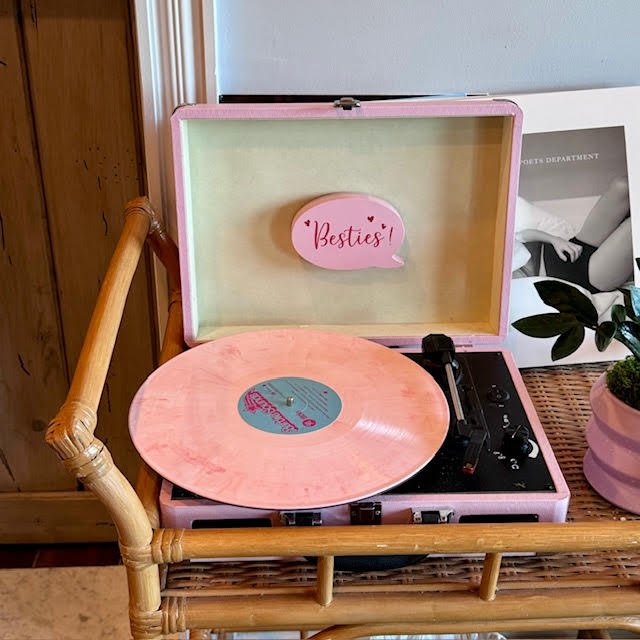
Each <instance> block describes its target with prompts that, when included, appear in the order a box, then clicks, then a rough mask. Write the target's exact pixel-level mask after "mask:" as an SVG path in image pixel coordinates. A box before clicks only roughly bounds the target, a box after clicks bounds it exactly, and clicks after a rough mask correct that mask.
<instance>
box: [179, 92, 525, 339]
mask: <svg viewBox="0 0 640 640" xmlns="http://www.w3.org/2000/svg"><path fill="white" fill-rule="evenodd" d="M336 104H337V106H334V105H333V104H331V103H326V104H278V105H273V104H269V105H262V104H251V105H190V106H184V107H181V108H179V109H178V110H176V112H175V113H174V115H173V117H172V135H173V148H174V169H175V178H176V200H177V203H176V204H177V213H178V233H179V247H180V266H181V274H182V275H181V277H182V292H183V302H184V320H185V341H186V342H187V344H189V345H191V346H193V345H195V344H198V343H201V342H206V341H208V340H212V339H216V338H218V337H222V336H225V335H230V334H233V333H238V332H243V331H249V330H257V329H265V328H283V327H292V328H299V327H314V328H317V329H323V330H328V331H337V332H340V333H347V334H351V335H359V336H362V337H365V338H369V339H374V340H377V341H379V342H381V343H383V344H387V345H393V346H409V345H417V344H419V343H420V340H421V338H422V336H424V335H426V334H428V333H446V334H448V335H450V336H451V337H453V339H454V341H455V342H456V344H458V345H477V344H498V343H500V342H502V341H503V340H504V338H505V336H506V333H507V328H508V306H509V304H508V300H509V285H510V280H511V257H512V246H513V221H514V215H515V197H516V193H517V181H518V174H519V159H520V146H521V131H522V114H521V111H520V109H519V108H518V107H517V105H515V104H514V103H513V102H511V101H507V100H487V99H461V100H425V101H407V102H370V103H364V102H363V103H362V104H361V106H355V104H353V103H348V102H343V104H342V105H340V104H339V103H336ZM335 194H338V195H337V196H336V195H335ZM316 198H321V200H320V201H319V203H312V204H315V205H316V206H311V205H309V203H310V202H311V201H313V200H315V199H316ZM327 203H328V204H327ZM305 205H307V208H306V209H303V207H305ZM323 207H324V208H323ZM327 207H329V208H328V209H327ZM367 207H373V208H371V209H367ZM301 209H302V213H300V210H301ZM394 216H398V217H394ZM292 223H293V226H292ZM306 223H309V224H306ZM303 225H304V226H303ZM392 228H393V231H394V233H395V235H393V236H392V237H390V236H389V233H390V231H391V230H392ZM349 229H351V231H349ZM403 232H404V238H402V237H401V236H402V234H403ZM305 234H307V235H306V236H305ZM340 234H342V236H341V235H340ZM376 234H378V235H376ZM399 237H401V239H402V242H401V244H400V245H399V246H397V244H398V238H399ZM296 238H297V240H296ZM301 238H302V240H300V239H301ZM305 238H306V240H305ZM376 241H377V244H376ZM340 244H341V246H338V245H340ZM374 244H375V245H376V246H375V247H374V246H373V245H374ZM301 247H302V248H301ZM299 251H300V252H299ZM301 254H302V255H301ZM372 264H380V265H382V266H371V265H372ZM354 265H355V266H356V267H360V268H355V269H354V268H353V267H354Z"/></svg>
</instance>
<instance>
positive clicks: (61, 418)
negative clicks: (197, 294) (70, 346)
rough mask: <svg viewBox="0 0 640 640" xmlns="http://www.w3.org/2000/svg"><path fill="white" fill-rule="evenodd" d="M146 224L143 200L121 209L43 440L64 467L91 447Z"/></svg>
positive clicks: (147, 208) (150, 216)
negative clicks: (118, 230) (65, 389)
mask: <svg viewBox="0 0 640 640" xmlns="http://www.w3.org/2000/svg"><path fill="white" fill-rule="evenodd" d="M152 220H155V213H154V212H153V210H152V209H151V206H150V205H149V202H148V200H147V199H146V198H138V199H136V200H133V201H132V202H130V203H129V204H128V205H127V209H126V220H125V225H124V229H123V231H122V234H121V236H120V239H119V241H118V244H117V246H116V250H115V252H114V255H113V257H112V258H111V262H110V264H109V268H108V270H107V274H106V276H105V279H104V282H103V283H102V287H101V288H100V293H99V295H98V300H97V302H96V307H95V309H94V312H93V315H92V317H91V322H90V323H89V329H88V330H87V335H86V337H85V341H84V344H83V346H82V351H81V352H80V358H79V360H78V364H77V367H76V370H75V373H74V375H73V381H72V382H71V388H70V389H69V393H68V394H67V398H66V400H65V403H64V404H63V405H62V407H61V409H60V411H59V412H58V414H57V415H56V417H55V418H54V419H53V421H52V422H51V424H50V425H49V429H48V430H47V434H46V440H47V443H48V444H49V445H50V446H51V447H53V449H55V451H56V452H57V453H58V455H59V456H60V457H61V458H62V459H63V460H65V461H66V460H69V459H71V458H73V457H74V456H77V455H79V454H81V453H82V452H84V451H85V450H86V449H87V448H88V447H90V446H91V444H92V441H93V432H94V431H95V428H96V423H97V418H96V411H97V408H98V403H99V402H100V396H101V395H102V389H103V387H104V382H105V379H106V376H107V371H108V368H109V364H110V362H111V356H112V353H113V347H114V344H115V341H116V336H117V333H118V329H119V327H120V322H121V320H122V313H123V310H124V305H125V302H126V299H127V294H128V292H129V287H130V286H131V280H132V278H133V275H134V273H135V271H136V268H137V265H138V261H139V259H140V255H141V253H142V248H143V246H144V242H145V239H146V237H147V235H148V233H149V230H150V228H151V224H152ZM96 453H97V452H96Z"/></svg>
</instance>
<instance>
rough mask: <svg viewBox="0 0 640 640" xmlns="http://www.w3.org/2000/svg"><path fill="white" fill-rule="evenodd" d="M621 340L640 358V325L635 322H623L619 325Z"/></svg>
mask: <svg viewBox="0 0 640 640" xmlns="http://www.w3.org/2000/svg"><path fill="white" fill-rule="evenodd" d="M618 333H619V334H620V342H622V343H623V344H624V345H625V347H627V348H628V349H629V351H631V353H633V356H634V357H635V358H636V359H637V360H640V326H638V325H637V324H636V323H635V322H629V321H626V322H623V323H622V324H621V325H620V326H619V327H618Z"/></svg>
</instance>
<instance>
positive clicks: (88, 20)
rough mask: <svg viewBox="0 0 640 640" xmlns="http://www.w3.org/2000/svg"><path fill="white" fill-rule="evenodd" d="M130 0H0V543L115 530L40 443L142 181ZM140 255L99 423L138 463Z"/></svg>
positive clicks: (127, 459) (143, 362) (142, 348)
mask: <svg viewBox="0 0 640 640" xmlns="http://www.w3.org/2000/svg"><path fill="white" fill-rule="evenodd" d="M131 31H132V30H131V16H130V7H129V3H128V2H127V0H110V1H109V2H104V1H103V0H24V1H16V0H0V542H27V541H56V542H62V541H82V540H87V541H89V540H109V539H115V531H114V528H113V525H112V523H111V522H110V521H109V518H108V517H107V516H106V514H105V512H104V510H103V509H102V507H101V506H100V505H99V503H98V502H97V501H96V500H95V499H94V498H93V497H92V496H91V494H90V493H88V492H84V491H81V490H80V489H81V488H78V487H76V485H75V482H74V481H73V479H72V478H71V477H70V476H68V475H67V474H66V472H65V471H64V469H63V468H62V466H61V464H60V463H59V462H58V461H57V460H56V459H55V456H54V454H53V453H52V452H51V451H50V450H48V448H47V447H46V445H45V443H44V430H45V428H46V424H47V423H48V421H49V420H50V419H51V418H52V417H53V415H54V414H55V413H56V411H57V409H58V407H59V406H60V404H61V403H62V402H63V401H64V397H65V394H66V391H67V388H68V383H69V377H70V375H72V373H73V369H74V367H75V363H76V361H77V358H78V356H79V353H80V348H81V345H82V340H83V338H84V333H85V331H86V328H87V326H88V323H89V318H90V315H91V312H92V310H93V305H94V303H95V300H96V297H97V294H98V290H99V287H100V283H101V279H102V277H103V275H104V273H105V271H106V268H107V265H108V262H109V259H110V257H111V254H112V252H113V249H114V247H115V245H116V242H117V239H118V236H119V234H120V230H121V228H122V223H123V217H122V212H123V208H124V204H125V203H126V202H127V200H129V199H131V198H133V197H135V196H137V195H139V194H141V193H144V191H145V189H144V175H143V159H142V155H141V145H140V126H139V120H138V97H137V90H136V86H137V84H136V77H137V76H136V73H137V72H136V67H135V54H134V50H133V46H132V37H131ZM151 292H152V287H151V268H150V260H149V256H148V254H145V256H144V259H143V260H142V261H141V265H140V267H139V269H138V272H137V273H136V276H135V278H134V281H133V284H132V287H131V292H130V296H129V303H128V305H127V308H126V311H125V315H124V319H123V323H122V326H121V329H120V334H119V337H118V341H117V343H116V347H115V352H114V357H113V362H112V366H111V368H110V370H109V373H108V376H107V384H106V386H105V393H104V394H103V398H102V401H101V404H100V409H99V413H98V430H97V435H98V437H100V439H101V440H103V441H104V442H106V443H107V444H108V446H109V448H110V450H111V451H112V453H113V456H114V459H115V461H116V464H118V466H119V467H120V468H121V469H123V470H124V471H125V473H126V474H127V475H128V477H129V478H131V479H133V478H134V477H135V473H136V469H137V465H138V457H137V455H136V454H135V452H134V450H133V447H132V445H131V442H130V439H129V436H128V430H127V412H128V408H129V404H130V401H131V398H132V397H133V394H134V393H135V391H136V390H137V388H138V386H139V385H140V383H141V382H142V381H143V380H144V378H145V377H146V376H147V375H148V374H149V372H150V371H151V370H152V367H153V363H154V360H155V356H156V353H155V349H156V344H157V340H156V335H155V327H154V317H155V314H154V312H153V296H152V293H151Z"/></svg>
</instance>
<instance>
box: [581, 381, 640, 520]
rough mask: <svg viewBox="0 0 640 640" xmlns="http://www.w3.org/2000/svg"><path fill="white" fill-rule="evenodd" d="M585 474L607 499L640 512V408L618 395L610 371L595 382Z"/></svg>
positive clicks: (592, 392)
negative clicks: (610, 382) (612, 389)
mask: <svg viewBox="0 0 640 640" xmlns="http://www.w3.org/2000/svg"><path fill="white" fill-rule="evenodd" d="M590 401H591V409H592V414H591V418H590V419H589V423H588V425H587V444H588V445H589V448H588V450H587V453H586V455H585V457H584V466H583V469H584V475H585V476H586V478H587V480H588V481H589V484H591V486H592V487H593V488H594V489H595V490H596V491H597V492H598V493H599V494H600V495H601V496H602V497H603V498H605V499H606V500H608V501H609V502H612V503H613V504H615V505H616V506H618V507H622V508H623V509H626V510H627V511H630V512H632V513H640V411H638V410H636V409H633V408H632V407H630V406H629V405H626V404H625V403H624V402H622V401H621V400H619V399H618V398H616V397H615V396H614V395H613V394H612V393H611V392H610V391H609V389H608V388H607V378H606V374H602V376H600V378H598V380H597V382H596V383H595V384H594V385H593V387H592V389H591V394H590Z"/></svg>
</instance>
